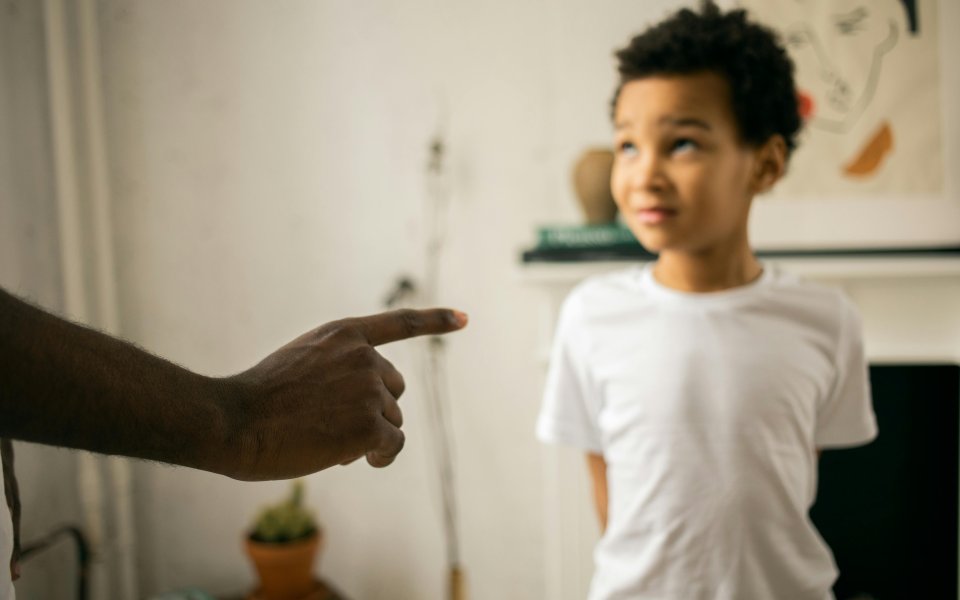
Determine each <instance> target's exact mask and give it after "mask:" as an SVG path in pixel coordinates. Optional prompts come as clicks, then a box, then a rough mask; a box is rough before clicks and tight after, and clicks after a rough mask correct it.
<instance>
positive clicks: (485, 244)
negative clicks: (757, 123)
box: [101, 0, 671, 599]
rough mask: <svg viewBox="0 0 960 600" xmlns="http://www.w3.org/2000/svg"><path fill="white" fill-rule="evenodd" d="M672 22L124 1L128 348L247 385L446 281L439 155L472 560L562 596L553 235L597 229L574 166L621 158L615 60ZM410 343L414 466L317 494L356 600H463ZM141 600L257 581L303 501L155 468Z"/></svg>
mask: <svg viewBox="0 0 960 600" xmlns="http://www.w3.org/2000/svg"><path fill="white" fill-rule="evenodd" d="M667 4H671V3H667V2H644V3H642V4H641V3H637V2H630V1H626V0H622V1H617V2H609V3H606V4H605V5H604V7H603V9H598V8H597V5H596V4H595V3H591V2H587V1H585V0H579V1H565V2H556V1H551V2H547V1H545V0H543V1H537V2H512V1H508V0H499V1H495V2H485V3H477V2H466V1H459V2H442V1H440V0H411V1H408V2H403V3H396V2H387V1H378V2H362V3H360V2H319V1H314V2H307V1H295V2H284V3H265V2H255V1H242V2H236V1H232V2H226V1H217V2H203V3H198V2H189V1H184V0H177V1H165V2H147V1H133V0H107V1H104V2H102V5H101V6H102V11H101V33H102V46H103V57H104V71H105V73H106V75H105V78H106V81H105V93H106V102H107V111H106V112H107V129H108V134H109V145H110V150H111V156H112V159H113V174H114V175H113V181H112V184H113V185H112V187H113V191H114V196H115V206H114V222H115V224H116V235H117V238H116V242H117V256H118V269H119V288H118V289H119V294H120V304H121V323H122V330H123V333H124V334H125V335H126V336H127V337H129V338H131V339H133V340H135V341H136V342H138V343H140V344H142V345H144V346H146V347H148V348H150V349H151V350H153V351H155V352H158V353H160V354H162V355H164V356H167V357H170V358H172V359H174V360H177V361H179V362H181V363H183V364H185V365H187V366H189V367H191V368H194V369H197V370H199V371H202V372H205V373H210V374H227V373H231V372H234V371H237V370H239V369H242V368H245V367H247V366H248V365H250V364H251V363H253V362H254V361H256V360H258V359H259V358H261V357H262V356H263V355H265V354H266V353H267V352H268V351H269V350H271V349H272V348H274V347H275V346H277V345H279V344H281V343H283V342H285V341H286V340H288V339H289V338H291V337H293V336H294V335H296V334H298V333H300V332H301V331H302V330H305V329H307V328H310V327H313V326H314V325H317V324H319V323H322V322H325V321H327V320H330V319H334V318H338V317H342V316H346V315H354V314H363V313H370V312H375V311H378V310H380V309H381V307H380V301H381V299H382V298H383V297H384V295H385V293H386V291H387V290H388V289H389V287H390V286H391V285H392V282H393V279H394V277H395V276H396V275H398V274H399V273H403V272H411V271H412V272H414V273H416V272H417V270H418V265H419V264H420V261H421V259H422V248H421V247H420V246H421V243H420V239H421V238H420V236H421V235H422V233H423V230H422V228H423V225H422V223H423V222H422V212H423V211H422V208H423V203H424V178H423V172H424V166H425V159H426V150H427V144H428V141H429V139H430V137H431V135H432V134H433V133H434V132H435V131H436V130H437V128H438V127H441V128H442V129H443V131H444V132H445V134H446V136H447V142H448V145H449V150H450V159H451V163H450V166H451V169H452V181H453V198H452V207H451V214H450V220H449V227H450V236H451V237H450V242H449V253H448V255H447V256H446V257H445V258H444V260H443V263H442V273H441V283H440V295H441V297H442V298H443V299H444V302H445V303H447V304H449V305H452V306H455V307H458V308H461V309H463V310H466V311H468V312H469V313H470V315H471V318H472V325H471V327H470V329H469V331H466V332H464V333H462V334H459V335H457V336H455V337H454V338H452V340H451V344H450V362H451V367H450V368H451V372H450V379H451V382H452V384H451V385H452V398H451V402H452V413H453V414H452V416H453V422H454V428H455V430H456V435H457V439H456V443H457V450H458V452H457V467H458V477H459V479H458V490H459V492H460V499H461V502H460V504H461V509H462V518H461V522H462V523H461V524H462V538H463V544H464V561H465V567H466V570H467V576H468V578H469V587H470V591H471V596H472V597H474V598H494V597H500V598H539V597H543V595H544V585H545V582H544V579H545V575H544V571H543V569H544V567H543V564H544V558H543V535H544V533H543V521H542V518H541V515H540V512H541V507H542V497H541V494H542V491H541V490H542V486H541V482H540V477H541V450H540V448H539V447H538V445H537V443H536V442H535V440H534V439H533V435H532V429H533V421H534V416H535V414H536V411H537V409H538V404H539V394H540V374H541V371H540V368H541V367H540V365H539V363H538V362H537V357H536V355H535V352H534V350H535V346H536V326H537V323H536V322H535V318H536V317H535V314H536V298H535V294H533V293H532V292H531V291H530V290H529V289H525V288H523V287H522V286H521V285H520V283H519V281H517V279H516V276H515V268H516V267H515V265H516V262H517V258H518V251H519V249H520V248H521V247H523V246H525V245H527V244H528V242H529V241H531V239H532V232H533V227H534V226H535V224H539V223H543V222H545V221H551V220H557V221H571V220H575V219H577V218H578V217H577V214H576V208H575V205H574V202H573V199H572V194H571V192H570V191H569V185H568V172H569V165H570V163H571V162H572V161H573V159H574V158H575V156H576V155H577V153H578V152H579V151H580V150H581V149H582V148H583V147H584V146H586V145H589V144H593V143H598V142H601V143H602V142H604V141H606V139H607V132H608V125H607V101H608V97H609V94H610V93H611V91H612V86H613V82H614V73H613V69H612V58H611V51H612V49H613V48H614V47H615V46H617V45H620V44H622V43H623V42H624V41H625V39H626V37H627V35H628V33H630V32H632V31H634V30H636V29H638V28H640V27H642V26H643V25H644V24H645V23H646V22H647V21H649V20H652V19H653V18H657V17H659V16H661V15H662V14H663V7H664V6H665V5H667ZM412 350H413V345H412V344H402V345H397V346H396V347H394V348H388V349H387V350H386V353H387V354H388V355H389V357H390V358H391V359H393V360H394V361H395V362H396V363H397V364H398V366H399V367H400V368H401V370H404V371H406V372H407V373H408V374H409V377H408V379H409V383H410V385H409V387H408V392H407V395H406V396H405V398H404V401H403V407H404V410H405V411H406V415H407V418H408V423H409V424H408V425H407V426H406V427H405V429H406V430H407V434H408V443H407V447H406V449H405V451H404V453H403V455H402V458H401V459H400V460H399V461H398V462H397V463H396V464H395V465H394V466H393V467H391V468H390V469H387V470H385V471H374V470H372V469H369V468H367V467H365V466H362V465H359V464H357V465H354V466H351V467H349V468H343V469H334V470H332V471H330V472H325V473H321V474H319V475H316V476H314V477H311V478H310V480H309V497H310V501H311V503H312V504H313V506H315V507H316V510H317V513H318V515H319V517H320V519H321V520H322V522H323V524H324V526H325V527H326V529H327V533H328V535H329V544H328V547H327V550H326V551H325V554H324V556H323V558H322V563H321V571H322V572H323V573H324V574H325V575H326V576H328V577H329V578H330V579H331V580H332V581H333V582H335V583H336V584H337V585H339V586H340V587H342V588H343V589H344V590H345V591H346V592H347V593H348V594H349V595H350V596H351V597H354V598H364V599H366V598H391V599H403V598H410V599H414V598H416V599H421V598H439V597H440V596H441V590H442V586H443V577H444V573H443V547H442V537H441V531H440V528H439V504H438V502H437V500H436V488H435V485H434V482H433V479H432V473H433V470H432V464H431V463H430V460H429V452H430V448H429V447H428V445H427V437H426V435H425V433H426V432H425V431H424V421H425V420H424V418H423V415H422V414H421V409H422V403H421V401H420V398H418V392H419V390H420V389H421V388H422V386H421V385H420V383H419V382H418V381H417V378H416V377H415V371H416V363H415V360H414V353H413V352H412ZM136 481H137V498H138V500H137V502H138V514H139V518H138V525H139V540H140V542H141V544H140V546H141V548H140V550H141V557H140V558H141V565H140V572H141V574H142V579H143V582H142V587H141V592H142V593H144V594H148V593H153V592H157V591H161V590H167V589H171V588H176V587H181V586H187V585H200V586H203V587H206V588H207V589H210V590H212V591H215V592H228V591H231V590H242V589H245V587H246V586H248V585H250V583H251V581H252V579H251V574H250V569H249V568H248V567H247V565H246V564H245V562H244V561H245V559H244V557H243V555H242V553H241V550H240V538H241V535H242V532H243V529H244V528H245V527H246V525H247V523H248V521H249V519H250V518H251V517H252V515H253V514H254V512H255V511H256V509H257V508H258V507H259V506H260V505H261V504H262V503H264V502H266V501H269V500H272V499H274V498H276V497H278V496H279V495H280V494H281V493H284V492H285V489H286V488H285V485H284V484H257V485H252V484H244V483H238V482H233V481H230V480H227V479H225V478H222V477H217V476H213V475H208V474H204V473H198V472H191V471H188V470H185V469H174V468H166V467H159V466H152V465H142V466H141V467H140V468H139V470H138V472H137V477H136Z"/></svg>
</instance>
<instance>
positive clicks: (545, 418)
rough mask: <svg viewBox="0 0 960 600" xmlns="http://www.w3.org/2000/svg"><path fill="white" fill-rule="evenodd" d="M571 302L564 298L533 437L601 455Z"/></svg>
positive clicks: (594, 397)
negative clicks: (535, 431)
mask: <svg viewBox="0 0 960 600" xmlns="http://www.w3.org/2000/svg"><path fill="white" fill-rule="evenodd" d="M576 306H577V303H576V301H575V299H572V298H568V299H567V301H566V302H565V303H564V306H563V308H562V310H561V312H560V318H559V320H558V323H557V328H556V332H555V334H554V340H553V350H552V352H551V356H550V367H549V369H548V371H547V381H546V386H545V388H544V394H543V404H542V406H541V408H540V416H539V418H538V419H537V438H539V439H540V441H542V442H546V443H553V444H563V445H566V446H573V447H575V448H581V449H583V450H587V451H590V452H596V453H601V452H602V450H603V444H602V441H601V437H600V430H599V427H598V425H597V413H598V412H599V411H598V408H597V407H598V406H599V394H598V391H597V388H596V386H595V385H594V383H593V381H592V378H591V377H590V373H589V370H588V365H587V364H586V363H585V361H584V360H583V359H582V358H581V355H580V353H579V350H582V348H578V347H577V346H578V339H577V336H576V330H577V329H578V328H577V326H576V321H577V319H578V318H579V315H578V312H579V311H578V310H577V308H576Z"/></svg>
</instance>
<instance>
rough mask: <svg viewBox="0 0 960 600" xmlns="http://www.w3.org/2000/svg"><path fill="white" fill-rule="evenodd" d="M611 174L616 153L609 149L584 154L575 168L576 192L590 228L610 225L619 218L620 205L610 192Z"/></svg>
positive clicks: (593, 150) (588, 151)
mask: <svg viewBox="0 0 960 600" xmlns="http://www.w3.org/2000/svg"><path fill="white" fill-rule="evenodd" d="M612 171H613V151H612V150H610V149H607V148H591V149H588V150H586V151H584V153H583V154H581V155H580V157H579V158H578V159H577V162H576V164H575V165H574V167H573V189H574V190H575V191H576V193H577V199H578V200H579V201H580V207H581V208H582V209H583V214H584V216H585V217H586V219H587V223H589V224H591V225H602V224H604V223H611V222H613V221H614V220H615V219H616V218H617V204H616V202H615V201H614V200H613V194H612V193H611V191H610V174H611V172H612Z"/></svg>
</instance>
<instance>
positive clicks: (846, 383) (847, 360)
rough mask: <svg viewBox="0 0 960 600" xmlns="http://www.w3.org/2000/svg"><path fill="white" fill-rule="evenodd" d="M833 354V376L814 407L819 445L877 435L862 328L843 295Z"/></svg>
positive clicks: (855, 442)
mask: <svg viewBox="0 0 960 600" xmlns="http://www.w3.org/2000/svg"><path fill="white" fill-rule="evenodd" d="M842 304H843V306H842V308H841V317H840V325H839V337H838V345H837V351H836V358H835V367H836V369H835V373H836V376H835V379H834V382H833V386H832V389H831V391H830V394H829V396H828V397H827V398H826V399H825V400H824V402H823V403H822V404H821V405H820V407H819V408H818V411H817V430H816V434H815V437H814V441H815V443H816V445H817V447H818V448H831V447H832V448H838V447H839V448H842V447H850V446H859V445H862V444H866V443H867V442H870V441H871V440H873V439H874V438H875V437H876V436H877V420H876V416H875V415H874V412H873V400H872V398H871V396H870V379H869V372H868V367H867V360H866V356H865V353H864V348H863V328H862V325H861V322H860V315H859V314H858V313H857V310H856V309H855V308H854V306H853V304H852V303H851V302H850V301H849V300H847V299H846V298H843V303H842Z"/></svg>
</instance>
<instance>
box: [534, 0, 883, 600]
mask: <svg viewBox="0 0 960 600" xmlns="http://www.w3.org/2000/svg"><path fill="white" fill-rule="evenodd" d="M617 57H618V59H619V61H620V65H619V71H620V86H619V88H618V89H617V92H616V94H615V97H614V101H613V112H614V115H613V116H614V125H615V129H616V134H615V138H616V160H615V163H614V168H613V175H612V178H611V187H612V190H613V194H614V197H615V199H616V201H617V205H618V207H619V208H620V211H621V214H622V215H623V217H624V219H625V220H626V222H627V224H628V226H629V227H630V229H631V231H633V233H634V234H635V235H636V236H637V237H638V238H639V240H640V241H641V243H643V245H644V246H646V248H647V249H649V250H651V251H653V252H655V253H658V254H659V256H658V260H657V261H656V263H655V264H653V265H652V266H648V267H642V268H634V269H630V270H627V271H625V272H620V273H615V274H612V275H604V276H599V277H595V278H592V279H590V280H588V281H586V282H584V283H583V284H581V285H580V286H579V287H577V289H575V290H574V291H573V292H572V293H571V294H570V296H569V297H568V298H567V300H566V302H565V303H564V307H563V310H562V311H561V315H560V319H559V323H558V327H557V334H556V340H555V347H554V353H553V357H552V362H551V367H550V372H549V375H548V378H547V386H546V391H545V397H544V403H543V408H542V412H541V415H540V418H539V422H538V424H537V432H538V436H539V437H540V438H541V439H542V440H544V441H547V442H555V443H563V444H568V445H573V446H576V447H579V448H582V449H584V450H586V451H587V453H588V454H587V455H588V464H589V467H590V473H591V476H592V479H593V485H594V492H595V499H596V503H597V512H598V514H599V517H600V521H601V526H602V527H603V529H604V534H603V537H602V538H601V540H600V542H599V543H598V545H597V548H596V550H595V552H594V558H595V563H596V569H595V573H594V578H593V582H592V584H591V590H590V598H591V599H592V600H604V599H613V598H657V599H668V600H696V599H701V598H703V599H706V598H710V599H731V600H734V599H735V600H805V599H810V600H824V599H825V598H831V597H832V595H831V591H830V589H831V586H832V584H833V582H834V580H835V579H836V575H837V570H836V566H835V564H834V561H833V556H832V555H831V553H830V550H829V549H828V548H827V546H826V545H825V544H824V542H823V540H822V539H821V538H820V536H819V535H818V534H817V532H816V530H815V529H814V527H813V525H812V524H811V522H810V520H809V517H808V511H809V508H810V506H811V504H812V503H813V501H814V499H815V497H816V481H817V457H818V454H819V451H820V449H822V448H827V447H843V446H854V445H859V444H864V443H866V442H868V441H870V440H872V439H873V438H874V437H875V436H876V433H877V429H876V421H875V418H874V415H873V411H872V407H871V402H870V394H869V387H868V381H867V369H866V364H865V359H864V354H863V345H862V341H861V330H860V322H859V318H858V316H857V313H856V311H855V309H854V308H853V306H852V305H851V303H850V302H849V301H848V300H846V299H845V298H844V297H843V296H842V295H841V294H840V293H839V292H836V291H833V290H831V289H828V288H824V287H820V286H817V285H813V284H808V283H805V282H801V281H800V280H798V279H796V278H794V277H791V276H789V275H787V274H784V273H781V272H779V271H778V270H776V269H775V268H774V267H772V266H770V265H765V264H762V263H760V262H758V260H757V259H756V258H755V256H754V254H753V252H752V251H751V249H750V245H749V242H748V239H747V217H748V213H749V208H750V203H751V201H752V198H753V196H754V195H756V194H759V193H763V192H765V191H767V190H769V189H770V188H771V187H772V186H773V185H774V184H775V183H776V182H777V181H778V180H779V179H780V178H781V177H782V176H783V175H784V173H785V170H786V164H787V161H788V158H789V155H790V153H791V151H792V150H793V149H794V147H795V145H796V142H795V138H796V135H797V133H798V131H799V129H800V120H799V116H798V109H797V100H796V91H795V88H794V84H793V67H792V63H791V62H790V60H789V58H788V57H787V56H786V54H785V52H784V51H783V49H782V47H781V46H780V45H779V43H778V41H777V38H776V36H775V34H773V33H772V32H771V31H770V30H768V29H766V28H764V27H761V26H759V25H757V24H754V23H751V22H749V21H747V19H746V15H745V14H744V12H743V11H733V12H728V13H722V12H721V11H720V10H719V9H718V8H717V7H716V6H715V5H713V4H712V3H709V2H708V3H705V4H704V6H703V8H702V10H701V11H700V12H699V13H696V12H693V11H690V10H682V11H680V12H678V13H676V14H675V15H673V16H672V17H670V18H669V19H667V20H666V21H664V22H662V23H661V24H659V25H657V26H655V27H653V28H651V29H649V30H647V31H646V32H644V33H643V34H641V35H639V36H637V37H635V38H634V39H633V40H632V41H631V42H630V44H629V46H628V47H627V48H625V49H623V50H621V51H620V52H618V53H617Z"/></svg>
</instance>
